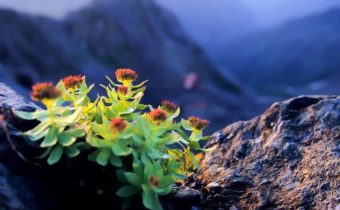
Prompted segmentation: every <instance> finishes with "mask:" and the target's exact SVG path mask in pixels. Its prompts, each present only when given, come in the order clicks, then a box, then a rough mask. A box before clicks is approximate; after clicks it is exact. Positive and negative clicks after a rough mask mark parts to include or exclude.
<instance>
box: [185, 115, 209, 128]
mask: <svg viewBox="0 0 340 210" xmlns="http://www.w3.org/2000/svg"><path fill="white" fill-rule="evenodd" d="M188 121H189V124H190V126H191V127H193V128H194V129H197V130H203V129H204V128H205V127H206V126H207V125H208V124H209V121H208V120H204V119H200V118H198V117H189V118H188Z"/></svg>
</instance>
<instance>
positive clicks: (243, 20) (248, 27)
mask: <svg viewBox="0 0 340 210" xmlns="http://www.w3.org/2000/svg"><path fill="white" fill-rule="evenodd" d="M156 1H157V2H159V3H160V4H161V5H164V7H166V8H167V9H169V10H170V11H172V12H173V13H174V14H175V15H176V16H177V17H178V19H179V21H180V23H181V24H182V25H183V26H184V29H185V30H186V31H187V32H188V33H189V34H190V36H191V37H193V39H194V40H196V41H197V42H198V43H199V44H200V45H201V46H202V47H203V48H204V50H206V51H207V53H208V54H209V55H210V57H211V59H213V60H214V59H215V55H216V53H217V52H219V50H220V48H221V46H222V45H221V44H223V43H224V42H225V41H226V40H230V39H232V38H235V37H237V36H240V35H244V34H246V33H250V32H252V31H254V30H255V29H257V28H258V27H259V26H258V23H257V20H256V18H255V17H254V15H253V11H252V10H251V8H249V6H248V5H247V3H246V2H244V1H234V0H214V1H201V0H185V1H183V0H171V1H169V0H156Z"/></svg>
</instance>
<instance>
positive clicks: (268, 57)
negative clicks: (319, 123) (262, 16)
mask: <svg viewBox="0 0 340 210" xmlns="http://www.w3.org/2000/svg"><path fill="white" fill-rule="evenodd" d="M339 33H340V9H332V10H329V11H327V12H324V13H322V14H318V15H313V16H308V17H304V18H300V19H296V20H294V21H290V22H287V23H286V24H284V25H281V26H279V27H276V28H274V29H271V30H267V31H263V32H260V33H256V34H253V35H250V36H246V37H242V38H239V39H238V40H234V41H233V42H230V43H227V44H226V45H225V48H226V50H225V51H223V52H222V53H221V55H223V56H221V57H220V58H219V62H221V63H223V64H224V65H226V66H228V67H229V68H230V69H232V70H233V71H234V73H235V74H237V75H238V76H239V77H240V78H242V81H245V82H246V83H248V84H250V85H252V86H253V87H255V88H256V89H257V90H258V91H260V92H261V93H266V94H272V95H296V94H312V93H319V94H320V93H322V94H338V93H339V90H340V84H339V79H340V59H339V57H340V36H339Z"/></svg>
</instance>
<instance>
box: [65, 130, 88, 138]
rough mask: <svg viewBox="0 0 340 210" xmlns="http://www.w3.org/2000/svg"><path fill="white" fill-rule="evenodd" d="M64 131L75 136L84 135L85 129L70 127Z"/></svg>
mask: <svg viewBox="0 0 340 210" xmlns="http://www.w3.org/2000/svg"><path fill="white" fill-rule="evenodd" d="M64 133H65V134H67V135H70V136H73V137H76V138H79V137H83V136H84V135H85V131H84V129H82V128H75V129H70V130H67V131H65V132H64Z"/></svg>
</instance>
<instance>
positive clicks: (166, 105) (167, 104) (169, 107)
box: [161, 100, 178, 114]
mask: <svg viewBox="0 0 340 210" xmlns="http://www.w3.org/2000/svg"><path fill="white" fill-rule="evenodd" d="M161 108H162V109H163V110H164V111H166V112H168V113H171V114H172V113H175V112H176V110H177V109H178V106H177V104H175V103H173V102H171V101H166V100H165V101H162V106H161Z"/></svg>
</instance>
